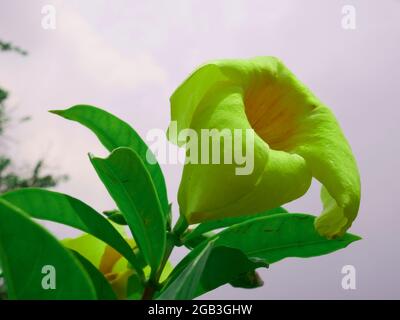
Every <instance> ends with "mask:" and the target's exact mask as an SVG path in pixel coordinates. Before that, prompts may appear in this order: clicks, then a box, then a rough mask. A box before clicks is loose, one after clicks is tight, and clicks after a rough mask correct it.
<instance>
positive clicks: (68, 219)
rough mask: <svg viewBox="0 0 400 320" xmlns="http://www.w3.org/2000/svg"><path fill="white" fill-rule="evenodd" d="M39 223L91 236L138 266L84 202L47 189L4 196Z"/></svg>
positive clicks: (126, 247) (124, 245) (121, 240)
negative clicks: (46, 223)
mask: <svg viewBox="0 0 400 320" xmlns="http://www.w3.org/2000/svg"><path fill="white" fill-rule="evenodd" d="M1 198H3V199H5V200H6V201H8V202H9V203H12V204H13V205H15V206H16V207H18V208H20V209H22V210H23V211H24V212H26V213H27V214H28V215H30V216H31V217H33V218H36V219H43V220H50V221H54V222H58V223H62V224H65V225H68V226H71V227H73V228H76V229H79V230H82V231H84V232H86V233H89V234H91V235H93V236H95V237H96V238H98V239H100V240H102V241H104V242H105V243H107V244H109V245H110V246H111V247H113V248H114V249H115V250H117V251H118V252H120V253H121V254H122V255H123V256H124V257H126V259H127V260H129V261H130V262H131V263H132V265H133V266H136V267H137V268H135V269H138V270H140V269H141V268H139V264H138V262H137V259H136V257H135V255H134V254H133V251H132V249H131V247H130V246H129V244H128V243H127V242H126V241H125V240H124V238H123V237H122V236H121V235H120V234H119V232H118V231H117V230H116V229H115V228H114V227H113V226H112V225H111V223H110V222H108V221H107V219H105V218H104V217H103V216H102V215H101V214H99V213H98V212H96V211H95V210H94V209H93V208H91V207H90V206H88V205H87V204H85V203H84V202H82V201H80V200H78V199H75V198H73V197H70V196H68V195H65V194H62V193H58V192H53V191H48V190H44V189H34V188H26V189H20V190H16V191H11V192H8V193H5V194H3V195H2V196H1Z"/></svg>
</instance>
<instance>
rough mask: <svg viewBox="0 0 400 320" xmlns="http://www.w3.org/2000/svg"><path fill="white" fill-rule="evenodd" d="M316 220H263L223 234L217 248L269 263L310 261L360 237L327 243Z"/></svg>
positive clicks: (283, 216) (349, 236)
mask: <svg viewBox="0 0 400 320" xmlns="http://www.w3.org/2000/svg"><path fill="white" fill-rule="evenodd" d="M314 220H315V217H314V216H311V215H307V214H300V213H298V214H292V213H290V214H279V215H272V216H267V217H260V218H257V219H253V220H249V221H246V222H243V223H241V224H237V225H234V226H232V227H230V228H227V229H226V230H224V231H222V232H221V233H220V234H219V235H218V236H217V239H216V241H215V243H216V245H229V246H231V247H234V248H237V249H240V250H242V251H243V252H244V253H245V254H246V255H248V256H250V257H258V258H261V259H265V260H266V261H267V262H268V263H269V264H272V263H275V262H277V261H279V260H282V259H284V258H288V257H299V258H309V257H315V256H320V255H323V254H327V253H331V252H333V251H336V250H339V249H342V248H345V247H347V246H348V245H349V244H350V243H352V242H354V241H357V240H360V239H361V238H360V237H358V236H356V235H353V234H349V233H346V234H345V235H344V236H343V237H340V238H336V239H332V240H328V239H326V238H325V237H322V236H320V235H319V234H318V232H317V231H316V230H315V227H314Z"/></svg>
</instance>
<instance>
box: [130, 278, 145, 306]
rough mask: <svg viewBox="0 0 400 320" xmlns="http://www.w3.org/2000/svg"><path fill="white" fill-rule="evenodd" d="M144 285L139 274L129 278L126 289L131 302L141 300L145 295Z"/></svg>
mask: <svg viewBox="0 0 400 320" xmlns="http://www.w3.org/2000/svg"><path fill="white" fill-rule="evenodd" d="M143 290H144V287H143V283H142V282H141V281H140V278H139V277H138V276H137V274H135V273H134V274H132V275H131V276H130V277H129V278H128V284H127V288H126V291H127V293H126V295H127V298H128V299H129V300H140V299H141V298H142V295H143Z"/></svg>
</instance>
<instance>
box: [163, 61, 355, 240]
mask: <svg viewBox="0 0 400 320" xmlns="http://www.w3.org/2000/svg"><path fill="white" fill-rule="evenodd" d="M170 101H171V120H172V122H171V126H170V128H169V139H170V140H171V141H173V142H175V143H178V144H179V145H183V144H184V142H182V141H180V139H179V134H180V133H181V132H183V131H184V129H192V130H194V132H196V133H197V134H198V137H199V140H201V139H202V138H201V130H202V129H210V130H211V129H219V130H224V129H225V130H226V129H228V130H230V131H231V132H233V131H234V130H235V129H236V130H237V129H240V130H242V131H243V132H245V130H246V129H252V130H254V132H255V137H254V150H253V157H254V159H253V161H254V168H253V170H252V172H250V174H247V175H237V171H236V169H237V167H238V164H237V163H234V162H233V163H231V164H229V163H228V164H226V163H225V164H224V163H221V164H213V163H210V164H208V163H197V164H196V163H187V164H185V167H184V170H183V176H182V181H181V184H180V188H179V194H178V202H179V205H180V208H181V210H182V213H183V214H184V215H185V216H186V218H187V220H188V222H189V223H192V224H193V223H199V222H202V221H205V220H212V219H219V218H223V217H230V216H239V215H246V214H255V213H258V212H262V211H264V210H268V209H272V208H274V207H277V206H280V205H283V204H285V203H287V202H289V201H292V200H294V199H296V198H299V197H300V196H302V195H303V194H304V193H305V192H306V191H307V190H308V188H309V186H310V183H311V180H312V178H313V177H314V178H316V179H318V180H319V181H320V182H321V184H322V185H323V186H322V192H321V194H322V197H321V198H322V201H323V204H324V209H323V212H322V214H321V215H320V216H319V217H318V218H317V219H316V222H315V226H316V229H317V230H318V232H319V233H320V234H321V235H324V236H326V237H328V238H332V237H335V236H340V235H342V234H343V233H344V232H345V231H346V230H347V229H348V228H349V227H350V226H351V224H352V222H353V220H354V219H355V217H356V215H357V212H358V208H359V202H360V189H361V188H360V179H359V173H358V169H357V165H356V162H355V159H354V157H353V154H352V151H351V148H350V146H349V144H348V142H347V140H346V138H345V136H344V135H343V133H342V130H341V129H340V127H339V124H338V123H337V121H336V119H335V117H334V115H333V114H332V112H331V111H330V110H329V109H328V108H327V107H326V106H325V105H324V104H323V103H322V102H321V101H320V100H319V99H318V98H317V97H315V96H314V94H313V93H312V92H311V91H310V90H309V89H308V88H307V87H305V86H304V84H302V83H301V82H300V81H299V80H298V79H297V78H296V77H295V76H294V75H293V74H292V73H291V72H290V71H289V70H288V69H287V68H286V67H285V66H284V64H283V63H282V62H281V61H279V60H278V59H276V58H274V57H258V58H254V59H250V60H218V61H212V62H209V63H206V64H205V65H203V66H201V67H200V68H198V69H197V70H196V71H195V72H194V73H193V74H192V75H190V76H189V78H187V79H186V80H185V81H184V82H183V83H182V84H181V85H180V86H179V87H178V88H177V90H176V91H175V92H174V93H173V95H172V96H171V99H170ZM174 126H176V128H177V130H173V128H174ZM242 144H243V148H246V142H245V141H244V142H242ZM225 146H226V144H221V148H223V147H225ZM233 146H234V145H232V149H233ZM247 147H248V148H249V146H247ZM224 150H225V149H224ZM244 150H245V149H244ZM199 153H200V154H201V153H204V150H202V149H201V148H199ZM221 153H223V152H221Z"/></svg>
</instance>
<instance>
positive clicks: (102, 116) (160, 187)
mask: <svg viewBox="0 0 400 320" xmlns="http://www.w3.org/2000/svg"><path fill="white" fill-rule="evenodd" d="M50 112H52V113H54V114H57V115H59V116H61V117H64V118H65V119H69V120H72V121H76V122H79V123H80V124H82V125H84V126H85V127H87V128H88V129H90V130H91V131H92V132H93V133H94V134H95V135H96V136H97V137H98V138H99V140H100V142H101V143H102V144H103V145H104V147H106V148H107V149H108V151H110V152H111V151H113V150H114V149H116V148H118V147H127V148H131V149H133V150H134V151H135V152H136V153H137V154H138V155H139V157H140V159H141V160H142V161H143V163H144V165H145V167H146V168H147V170H148V171H149V173H150V176H151V178H152V179H153V182H154V185H155V187H156V190H157V195H158V198H159V200H160V204H161V206H162V209H163V212H164V214H165V215H168V197H167V187H166V185H165V179H164V175H163V173H162V171H161V168H160V165H159V164H158V163H157V161H156V158H155V156H154V154H153V153H152V151H151V150H150V149H149V148H148V146H147V145H146V143H145V142H144V141H143V140H142V138H141V137H140V136H139V135H138V134H137V132H136V131H135V130H134V129H133V128H132V127H131V126H130V125H129V124H127V123H126V122H124V121H122V120H121V119H119V118H117V117H116V116H114V115H112V114H111V113H108V112H106V111H104V110H102V109H99V108H96V107H93V106H88V105H76V106H73V107H71V108H69V109H66V110H52V111H50ZM147 159H150V160H151V163H150V162H149V161H148V160H147Z"/></svg>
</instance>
